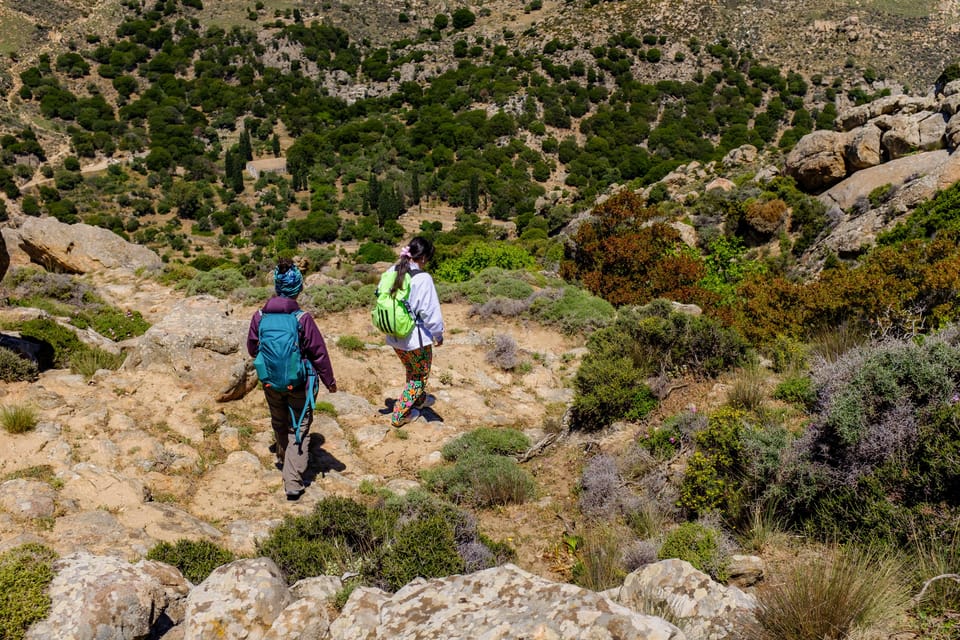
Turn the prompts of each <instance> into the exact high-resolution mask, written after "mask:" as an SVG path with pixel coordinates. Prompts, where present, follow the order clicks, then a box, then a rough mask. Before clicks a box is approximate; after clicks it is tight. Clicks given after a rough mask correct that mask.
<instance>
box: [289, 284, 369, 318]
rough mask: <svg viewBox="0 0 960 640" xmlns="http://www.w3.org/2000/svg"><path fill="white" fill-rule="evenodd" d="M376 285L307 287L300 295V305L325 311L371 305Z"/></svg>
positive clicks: (334, 311) (331, 311)
mask: <svg viewBox="0 0 960 640" xmlns="http://www.w3.org/2000/svg"><path fill="white" fill-rule="evenodd" d="M376 288H377V287H376V285H373V284H371V285H364V286H361V287H359V288H356V289H354V288H353V287H350V286H346V285H321V286H318V287H308V288H307V289H305V290H304V292H303V294H301V296H300V303H301V306H304V307H307V308H310V309H316V310H318V311H322V312H326V313H336V312H338V311H346V310H347V309H357V308H361V307H367V306H372V305H373V301H374V298H375V297H374V291H376Z"/></svg>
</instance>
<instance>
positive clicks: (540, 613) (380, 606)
mask: <svg viewBox="0 0 960 640" xmlns="http://www.w3.org/2000/svg"><path fill="white" fill-rule="evenodd" d="M330 637H331V638H332V639H333V640H361V639H367V638H391V639H394V640H400V639H404V638H409V639H413V638H449V639H453V638H463V639H467V638H491V639H493V638H555V639H557V640H561V639H563V640H574V639H578V640H579V639H591V640H601V639H610V640H612V639H613V638H618V639H620V640H668V639H670V640H681V639H682V638H685V637H686V636H684V634H683V632H681V631H680V630H679V629H678V628H677V627H675V626H673V625H672V624H670V623H668V622H666V621H665V620H663V619H661V618H657V617H654V616H649V615H644V614H641V613H637V612H636V611H632V610H630V609H629V608H627V607H624V606H622V605H619V604H617V603H615V602H613V601H611V600H610V599H609V598H607V597H606V596H604V595H602V594H599V593H596V592H594V591H590V590H588V589H583V588H581V587H577V586H575V585H572V584H565V583H557V582H550V581H548V580H545V579H543V578H540V577H538V576H535V575H533V574H531V573H528V572H526V571H523V570H522V569H520V568H518V567H516V566H514V565H510V564H507V565H503V566H501V567H494V568H492V569H486V570H483V571H478V572H476V573H471V574H468V575H462V576H449V577H446V578H437V579H433V580H415V581H414V582H412V583H410V584H408V585H407V586H405V587H403V588H402V589H400V590H399V591H398V592H397V593H395V594H393V595H392V596H391V595H389V594H385V593H383V592H382V591H379V590H376V589H356V590H355V591H354V592H353V593H352V594H351V596H350V599H349V600H348V601H347V604H346V605H345V606H344V608H343V611H342V613H341V614H340V617H339V618H337V619H336V620H335V621H334V622H333V624H331V625H330Z"/></svg>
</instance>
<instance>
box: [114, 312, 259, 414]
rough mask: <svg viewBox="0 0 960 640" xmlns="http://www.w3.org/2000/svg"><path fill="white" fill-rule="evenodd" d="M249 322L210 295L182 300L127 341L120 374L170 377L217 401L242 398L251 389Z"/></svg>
mask: <svg viewBox="0 0 960 640" xmlns="http://www.w3.org/2000/svg"><path fill="white" fill-rule="evenodd" d="M249 320H250V319H249V318H243V317H239V316H238V315H237V314H236V313H235V312H234V309H233V307H232V306H231V305H229V304H228V303H226V302H225V301H223V300H220V299H218V298H214V297H213V296H207V295H202V296H194V297H192V298H187V299H186V300H183V301H181V302H179V303H178V304H177V305H176V306H175V307H174V308H173V309H171V310H170V312H169V313H168V314H167V315H166V316H165V317H164V318H163V319H161V320H160V321H159V322H157V323H155V324H154V325H153V326H152V327H150V328H149V329H148V330H147V332H146V333H145V334H143V335H142V336H140V337H139V338H137V339H135V340H132V341H130V342H131V344H132V348H131V350H130V352H129V354H128V355H127V359H126V360H125V361H124V363H123V366H122V367H121V371H142V370H144V369H159V370H160V371H162V372H164V373H170V372H173V373H175V374H176V375H177V377H178V379H179V380H180V382H182V383H185V384H186V385H187V386H193V387H194V388H196V389H202V390H206V391H209V392H210V393H212V394H214V396H215V397H216V398H218V399H219V398H225V397H228V398H231V399H236V398H239V397H242V394H243V393H246V392H247V391H249V390H251V389H252V388H253V387H254V386H256V375H255V374H254V375H253V381H252V382H251V379H250V376H249V375H248V374H247V373H246V372H247V365H246V362H247V360H249V358H248V356H247V352H246V347H245V344H246V338H247V328H248V327H249ZM241 390H242V392H241Z"/></svg>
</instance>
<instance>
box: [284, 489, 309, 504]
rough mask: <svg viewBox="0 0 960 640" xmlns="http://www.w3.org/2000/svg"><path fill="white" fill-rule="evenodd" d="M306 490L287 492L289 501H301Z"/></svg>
mask: <svg viewBox="0 0 960 640" xmlns="http://www.w3.org/2000/svg"><path fill="white" fill-rule="evenodd" d="M304 491H305V489H300V491H287V500H289V501H290V502H296V501H297V500H299V499H300V496H302V495H303V492H304Z"/></svg>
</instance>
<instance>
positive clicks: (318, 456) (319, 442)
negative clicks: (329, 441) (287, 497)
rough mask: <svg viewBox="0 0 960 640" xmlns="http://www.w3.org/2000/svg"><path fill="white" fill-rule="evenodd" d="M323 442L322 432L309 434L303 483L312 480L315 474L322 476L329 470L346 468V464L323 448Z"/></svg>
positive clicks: (324, 439) (324, 440)
mask: <svg viewBox="0 0 960 640" xmlns="http://www.w3.org/2000/svg"><path fill="white" fill-rule="evenodd" d="M325 442H326V438H324V437H323V434H320V433H311V434H310V445H309V448H310V463H309V464H307V470H306V471H305V472H304V474H303V481H304V484H309V483H311V482H313V481H314V479H316V477H317V476H320V477H321V478H322V477H323V476H325V475H326V474H327V473H329V472H331V471H343V470H344V469H346V468H347V465H345V464H344V463H343V462H341V461H340V460H338V459H337V457H336V456H335V455H333V454H332V453H330V452H329V451H327V450H326V449H324V448H323V445H324V443H325Z"/></svg>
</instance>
